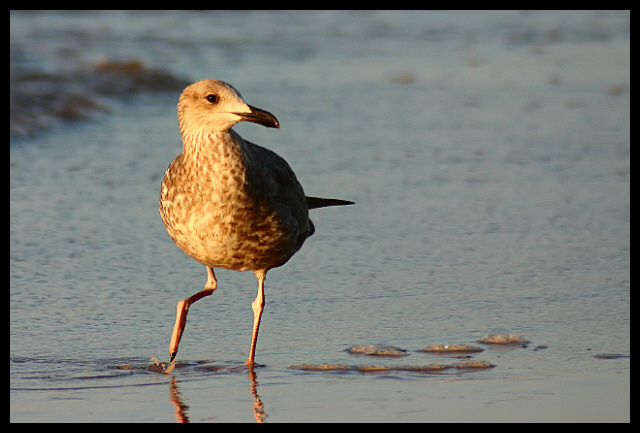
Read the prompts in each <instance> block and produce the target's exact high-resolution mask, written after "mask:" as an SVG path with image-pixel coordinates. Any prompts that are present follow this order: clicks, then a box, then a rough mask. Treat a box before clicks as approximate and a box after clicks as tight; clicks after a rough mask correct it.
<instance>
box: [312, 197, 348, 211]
mask: <svg viewBox="0 0 640 433" xmlns="http://www.w3.org/2000/svg"><path fill="white" fill-rule="evenodd" d="M350 204H355V203H354V202H352V201H348V200H339V199H337V198H320V197H307V207H308V208H309V209H317V208H319V207H329V206H347V205H350Z"/></svg>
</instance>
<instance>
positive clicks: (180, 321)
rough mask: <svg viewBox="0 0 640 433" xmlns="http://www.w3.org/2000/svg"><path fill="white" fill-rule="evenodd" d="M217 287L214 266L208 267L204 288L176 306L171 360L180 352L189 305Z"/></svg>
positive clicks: (170, 350)
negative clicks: (179, 346) (179, 347)
mask: <svg viewBox="0 0 640 433" xmlns="http://www.w3.org/2000/svg"><path fill="white" fill-rule="evenodd" d="M217 287H218V282H217V281H216V276H215V274H214V273H213V268H209V267H207V284H205V286H204V289H202V290H201V291H199V292H198V293H196V294H195V295H193V296H191V297H189V298H187V299H183V300H182V301H180V302H178V305H177V307H176V310H177V311H176V324H175V325H174V327H173V335H172V336H171V343H170V344H169V356H170V357H171V360H170V361H169V362H172V361H173V359H174V358H175V357H176V355H177V354H178V345H179V344H180V339H181V338H182V333H183V332H184V327H185V325H186V324H187V312H188V311H189V307H190V306H191V304H193V303H194V302H196V301H199V300H200V299H202V298H204V297H205V296H209V295H210V294H212V293H213V291H214V290H215V289H216V288H217Z"/></svg>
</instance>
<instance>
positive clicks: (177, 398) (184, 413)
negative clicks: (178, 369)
mask: <svg viewBox="0 0 640 433" xmlns="http://www.w3.org/2000/svg"><path fill="white" fill-rule="evenodd" d="M221 369H223V370H226V371H229V372H239V371H243V370H244V371H248V373H249V375H248V377H249V393H250V394H251V397H252V398H253V417H254V418H255V419H256V422H258V423H263V422H264V420H265V418H266V417H267V414H266V413H265V411H264V404H263V403H262V399H260V396H259V395H258V381H257V379H256V373H255V370H254V368H253V366H242V367H229V368H224V367H223V368H221ZM178 383H179V381H178V380H176V377H175V374H172V375H171V381H170V382H169V391H170V399H171V404H172V405H173V407H175V417H176V421H177V422H179V423H188V422H189V414H188V411H189V406H188V405H186V404H185V403H184V401H183V396H182V392H181V391H180V389H179V386H178Z"/></svg>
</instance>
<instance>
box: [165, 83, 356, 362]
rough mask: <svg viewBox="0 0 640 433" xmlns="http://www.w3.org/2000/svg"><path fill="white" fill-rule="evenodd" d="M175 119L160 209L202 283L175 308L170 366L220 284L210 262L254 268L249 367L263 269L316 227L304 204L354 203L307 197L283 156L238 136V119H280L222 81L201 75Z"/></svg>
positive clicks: (269, 122) (272, 123)
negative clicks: (190, 319)
mask: <svg viewBox="0 0 640 433" xmlns="http://www.w3.org/2000/svg"><path fill="white" fill-rule="evenodd" d="M178 121H179V124H180V133H181V135H182V144H183V149H182V153H181V154H180V155H178V156H177V157H176V158H175V159H174V160H173V162H172V163H171V165H169V168H167V171H166V172H165V174H164V178H163V180H162V187H161V191H160V206H159V207H160V215H161V217H162V221H163V223H164V226H165V228H166V229H167V232H168V233H169V236H171V238H172V239H173V241H174V242H175V243H176V245H177V246H178V247H179V248H180V249H181V250H182V251H184V252H185V253H186V254H187V255H188V256H189V257H191V258H193V259H194V260H196V261H198V262H200V263H202V264H203V265H204V266H205V267H206V269H207V282H206V284H205V286H204V289H202V290H201V291H199V292H197V293H196V294H194V295H192V296H190V297H189V298H186V299H183V300H181V301H179V302H178V304H177V306H176V310H177V311H176V321H175V325H174V328H173V334H172V336H171V342H170V344H169V356H170V363H171V367H170V368H171V370H172V369H173V366H174V365H175V364H174V360H175V357H176V354H177V353H178V345H179V344H180V339H181V338H182V335H183V333H184V329H185V325H186V322H187V313H188V311H189V307H190V306H191V305H192V304H193V303H194V302H197V301H199V300H200V299H202V298H204V297H206V296H209V295H211V294H212V293H213V292H214V291H215V290H216V288H217V287H218V283H217V280H216V276H215V273H214V268H224V269H231V270H235V271H252V272H253V273H254V274H255V276H256V277H257V278H258V294H257V296H256V298H255V300H254V301H253V302H252V304H251V307H252V310H253V316H254V317H253V332H252V335H251V348H250V350H249V356H248V358H247V361H246V363H245V364H246V365H247V366H250V367H253V365H254V358H255V352H256V343H257V339H258V330H259V328H260V319H261V317H262V311H263V309H264V305H265V297H264V280H265V277H266V275H267V271H269V269H272V268H277V267H279V266H282V265H284V264H285V263H286V262H287V261H288V260H289V259H290V258H291V257H292V256H293V255H294V254H295V253H296V252H297V251H298V250H299V249H300V248H301V247H302V244H304V241H305V240H306V239H307V238H308V237H309V236H311V235H312V234H313V233H314V231H315V228H314V226H313V223H312V222H311V220H310V219H309V214H308V210H309V209H315V208H321V207H327V206H343V205H351V204H354V203H353V202H351V201H347V200H338V199H326V198H319V197H307V196H305V193H304V191H303V189H302V186H301V185H300V183H299V182H298V179H297V178H296V176H295V174H294V173H293V170H292V169H291V167H289V164H287V162H286V161H285V160H284V159H282V158H281V157H280V156H278V155H277V154H276V153H274V152H272V151H270V150H268V149H265V148H264V147H260V146H258V145H256V144H253V143H251V142H249V141H246V140H244V139H243V138H242V137H240V135H238V134H237V133H236V132H235V131H234V130H233V129H232V127H233V126H234V125H235V124H236V123H238V122H241V121H247V122H253V123H257V124H259V125H263V126H266V127H269V128H279V127H280V124H279V123H278V120H277V119H276V118H275V116H274V115H273V114H271V113H269V112H268V111H265V110H261V109H259V108H256V107H252V106H251V105H248V104H247V103H246V102H245V101H244V100H243V99H242V96H241V95H240V93H239V92H238V91H237V90H236V89H235V88H234V87H232V86H231V85H229V84H227V83H224V82H222V81H218V80H213V79H207V80H202V81H198V82H197V83H194V84H192V85H190V86H188V87H187V88H186V89H184V91H183V92H182V95H181V96H180V100H179V102H178ZM156 363H157V361H156Z"/></svg>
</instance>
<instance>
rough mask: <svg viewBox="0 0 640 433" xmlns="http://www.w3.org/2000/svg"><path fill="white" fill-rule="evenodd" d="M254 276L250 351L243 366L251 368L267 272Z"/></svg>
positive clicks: (262, 306)
mask: <svg viewBox="0 0 640 433" xmlns="http://www.w3.org/2000/svg"><path fill="white" fill-rule="evenodd" d="M254 274H256V277H258V295H257V296H256V299H255V300H254V301H253V302H252V303H251V309H252V310H253V333H252V334H251V350H249V358H247V362H245V364H246V365H249V366H253V364H254V362H253V359H254V357H255V355H256V343H257V342H258V330H259V329H260V319H261V318H262V310H263V309H264V279H265V277H266V276H267V271H266V270H262V271H254Z"/></svg>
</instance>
